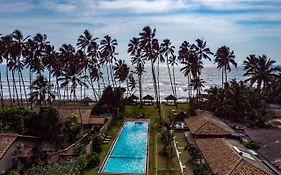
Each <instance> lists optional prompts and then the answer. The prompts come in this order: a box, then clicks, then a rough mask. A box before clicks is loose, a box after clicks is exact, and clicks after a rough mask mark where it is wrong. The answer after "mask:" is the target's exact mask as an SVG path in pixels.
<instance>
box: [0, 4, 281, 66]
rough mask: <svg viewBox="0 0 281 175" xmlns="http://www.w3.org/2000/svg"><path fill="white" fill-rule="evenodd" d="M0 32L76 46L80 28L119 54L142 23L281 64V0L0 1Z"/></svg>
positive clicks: (175, 39)
mask: <svg viewBox="0 0 281 175" xmlns="http://www.w3.org/2000/svg"><path fill="white" fill-rule="evenodd" d="M0 3H1V4H0V33H2V34H8V33H11V32H12V31H13V30H15V29H20V30H21V31H22V32H23V34H24V35H32V36H33V35H35V34H36V33H38V32H39V33H45V34H47V36H48V40H49V41H50V42H51V43H53V44H54V45H55V46H56V47H59V46H60V45H61V44H63V43H70V44H73V45H75V44H76V40H77V38H78V36H79V35H80V34H82V32H83V30H85V29H88V30H90V31H91V33H92V34H93V35H94V37H98V38H102V37H103V36H105V35H107V34H108V35H110V36H112V37H113V38H116V39H117V41H118V44H119V46H118V48H117V51H118V52H119V57H120V58H123V59H126V60H129V59H130V58H129V55H128V54H127V45H128V42H129V40H130V39H131V38H132V37H135V36H137V35H138V33H139V32H140V31H141V30H142V28H143V27H144V26H147V25H149V26H150V27H152V28H156V30H157V35H156V37H157V38H158V39H159V40H160V41H162V40H163V39H166V38H168V39H170V40H171V41H172V43H173V44H174V45H175V46H176V48H178V47H179V45H180V44H181V43H182V42H183V41H184V40H186V41H189V42H194V41H195V40H196V39H197V38H203V39H204V40H206V41H207V43H208V45H209V47H210V48H211V50H212V51H213V52H215V51H216V50H217V48H218V47H220V46H223V45H226V46H228V47H230V49H231V50H234V52H235V55H236V59H237V62H238V63H239V64H241V63H242V61H243V60H244V59H245V58H246V56H247V55H249V54H253V53H255V54H258V55H259V54H266V55H267V56H268V57H270V58H272V59H274V60H276V61H277V63H278V64H281V0H116V1H114V0H1V1H0Z"/></svg>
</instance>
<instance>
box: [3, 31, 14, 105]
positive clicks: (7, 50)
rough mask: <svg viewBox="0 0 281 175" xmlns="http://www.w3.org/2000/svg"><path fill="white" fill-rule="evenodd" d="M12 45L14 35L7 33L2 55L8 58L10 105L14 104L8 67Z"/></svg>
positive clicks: (7, 71)
mask: <svg viewBox="0 0 281 175" xmlns="http://www.w3.org/2000/svg"><path fill="white" fill-rule="evenodd" d="M11 45H12V37H11V35H5V36H3V37H2V49H3V50H2V51H3V52H2V57H3V58H4V59H5V60H6V64H7V65H6V78H7V83H8V90H9V97H10V106H12V100H13V101H14V99H12V93H11V87H10V80H9V69H8V62H9V61H10V57H11Z"/></svg>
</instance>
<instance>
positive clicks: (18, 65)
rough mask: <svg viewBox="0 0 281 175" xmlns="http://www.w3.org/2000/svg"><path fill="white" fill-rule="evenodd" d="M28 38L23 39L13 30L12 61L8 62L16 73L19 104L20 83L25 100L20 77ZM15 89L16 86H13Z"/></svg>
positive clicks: (21, 77) (21, 35) (18, 32)
mask: <svg viewBox="0 0 281 175" xmlns="http://www.w3.org/2000/svg"><path fill="white" fill-rule="evenodd" d="M28 38H29V36H27V37H25V38H24V36H23V34H22V33H21V31H19V30H15V31H14V32H13V33H12V39H13V45H12V52H11V55H12V59H11V60H10V62H9V66H10V68H11V70H12V72H13V71H17V72H18V82H19V89H20V96H21V103H22V87H21V82H22V83H23V91H24V95H25V99H27V94H26V89H25V83H24V79H23V76H22V70H23V68H24V60H23V59H22V58H23V52H24V48H25V42H26V40H27V39H28ZM15 87H16V86H15Z"/></svg>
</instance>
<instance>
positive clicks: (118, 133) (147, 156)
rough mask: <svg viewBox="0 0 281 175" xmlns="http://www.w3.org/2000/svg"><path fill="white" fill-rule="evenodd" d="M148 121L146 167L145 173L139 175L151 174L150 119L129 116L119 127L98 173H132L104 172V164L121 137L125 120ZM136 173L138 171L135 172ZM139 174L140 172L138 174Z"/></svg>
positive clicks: (125, 174)
mask: <svg viewBox="0 0 281 175" xmlns="http://www.w3.org/2000/svg"><path fill="white" fill-rule="evenodd" d="M138 121H139V122H148V130H147V148H146V149H147V150H146V168H145V173H144V174H139V175H149V156H150V155H149V145H150V134H149V133H150V119H135V118H127V119H125V120H124V121H123V123H122V125H121V127H120V128H119V130H118V132H117V134H116V136H115V138H114V141H113V143H112V144H111V146H110V148H109V151H108V152H107V154H106V156H105V158H104V160H103V162H102V165H101V167H100V169H99V171H98V174H105V175H113V174H124V175H129V174H132V173H107V172H102V171H103V169H104V165H105V163H106V162H107V160H108V158H109V156H110V154H111V152H112V148H114V146H115V144H116V142H117V140H118V138H119V135H120V133H121V131H122V129H123V126H124V124H125V122H138ZM134 174H136V173H134ZM136 175H138V174H136Z"/></svg>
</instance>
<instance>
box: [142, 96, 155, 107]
mask: <svg viewBox="0 0 281 175" xmlns="http://www.w3.org/2000/svg"><path fill="white" fill-rule="evenodd" d="M142 100H143V102H144V105H152V104H153V103H152V101H153V100H154V97H152V96H151V95H149V94H147V95H146V96H144V97H143V98H142Z"/></svg>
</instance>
